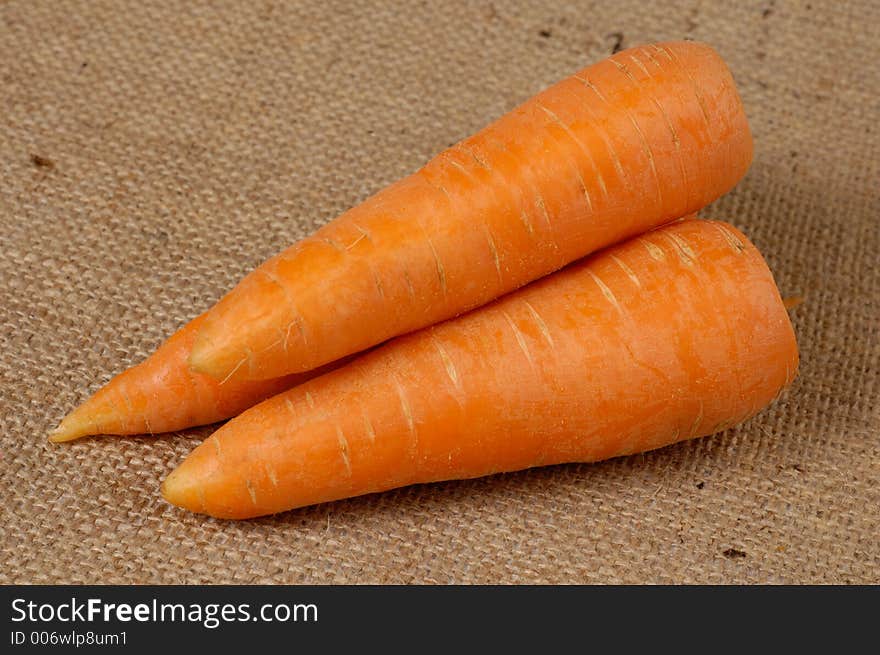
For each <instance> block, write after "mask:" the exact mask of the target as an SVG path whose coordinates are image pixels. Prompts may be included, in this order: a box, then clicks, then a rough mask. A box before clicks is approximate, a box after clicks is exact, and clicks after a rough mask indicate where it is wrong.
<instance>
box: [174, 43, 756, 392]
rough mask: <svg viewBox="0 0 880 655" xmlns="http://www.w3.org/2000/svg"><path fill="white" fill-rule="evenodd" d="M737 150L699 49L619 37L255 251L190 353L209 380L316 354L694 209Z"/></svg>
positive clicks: (455, 306)
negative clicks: (312, 225) (257, 256)
mask: <svg viewBox="0 0 880 655" xmlns="http://www.w3.org/2000/svg"><path fill="white" fill-rule="evenodd" d="M751 158H752V138H751V134H750V132H749V128H748V124H747V122H746V117H745V114H744V113H743V107H742V103H741V102H740V99H739V96H738V95H737V92H736V89H735V88H734V83H733V79H732V77H731V74H730V72H729V70H728V69H727V67H726V66H725V64H724V62H723V61H722V60H721V58H720V57H719V56H718V54H717V53H715V51H714V50H712V49H711V48H710V47H708V46H706V45H702V44H698V43H691V42H674V43H665V44H660V45H652V46H645V47H639V48H633V49H630V50H625V51H623V52H620V53H618V54H616V55H614V56H613V57H611V58H610V59H608V60H605V61H603V62H600V63H598V64H595V65H593V66H590V67H588V68H586V69H584V70H582V71H580V72H579V73H576V74H575V75H572V76H571V77H569V78H567V79H565V80H563V81H562V82H559V83H558V84H556V85H554V86H552V87H550V88H549V89H547V90H545V91H543V92H542V93H540V94H538V95H537V96H535V97H534V98H532V99H531V100H529V101H528V102H526V103H525V104H523V105H522V106H520V107H519V108H517V109H515V110H513V111H512V112H511V113H509V114H507V115H506V116H504V117H502V118H501V119H499V120H498V121H496V122H495V123H493V124H491V125H489V126H488V127H487V128H485V129H484V130H482V131H481V132H479V133H478V134H477V135H475V136H473V137H471V138H468V139H465V140H464V141H462V142H461V143H459V144H457V145H456V146H454V147H452V148H450V149H448V150H446V151H445V152H443V153H441V154H440V155H438V156H437V157H435V158H434V159H433V160H432V161H431V162H429V163H428V164H427V165H426V166H425V167H424V168H422V169H421V170H419V171H418V172H416V173H415V174H413V175H411V176H409V177H407V178H405V179H403V180H401V181H399V182H397V183H395V184H393V185H391V186H389V187H388V188H386V189H384V190H383V191H381V192H379V193H378V194H376V195H375V196H373V197H372V198H369V199H368V200H366V201H365V202H364V203H363V204H361V205H359V206H357V207H354V208H353V209H351V210H349V211H347V212H345V213H344V214H342V215H341V216H339V217H338V218H336V219H335V220H334V221H332V222H331V223H329V224H328V225H326V226H324V227H323V228H321V229H320V230H318V231H317V232H316V233H315V234H314V235H313V236H311V237H309V238H307V239H304V240H302V241H300V242H298V243H296V244H295V245H293V246H292V247H290V248H288V249H287V250H286V251H284V252H282V253H281V254H279V255H277V256H276V257H274V258H272V259H270V260H269V261H268V262H266V263H264V264H263V265H262V266H260V267H259V268H258V269H257V270H255V271H254V272H252V273H251V274H250V275H248V276H247V277H246V278H245V279H244V280H242V281H241V282H240V283H239V284H238V286H237V287H236V288H235V289H233V290H232V291H231V292H230V293H229V294H227V295H226V297H225V298H223V299H222V300H221V301H220V302H219V303H218V304H217V306H216V307H214V308H213V309H212V310H211V311H210V312H209V313H208V315H207V318H206V319H205V323H204V326H203V327H202V329H201V330H200V332H199V335H198V337H197V339H196V343H195V345H194V347H193V352H192V356H191V359H190V361H191V363H192V365H193V367H194V369H195V370H198V371H202V372H205V373H208V374H210V375H212V376H214V377H216V378H218V379H227V378H233V377H234V378H249V379H261V378H267V377H273V376H277V375H282V374H286V373H290V372H295V371H306V370H309V369H312V368H315V367H317V366H320V365H322V364H324V363H327V362H330V361H333V360H336V359H338V358H340V357H342V356H343V355H347V354H350V353H355V352H358V351H361V350H363V349H364V348H366V347H368V346H372V345H374V344H377V343H380V342H382V341H384V340H386V339H388V338H390V337H393V336H395V335H400V334H403V333H406V332H410V331H413V330H415V329H418V328H421V327H425V326H427V325H432V324H434V323H436V322H438V321H441V320H444V319H447V318H450V317H452V316H455V315H457V314H460V313H462V312H464V311H466V310H469V309H472V308H474V307H478V306H480V305H482V304H485V303H486V302H489V301H490V300H492V299H494V298H497V297H499V296H501V295H503V294H505V293H508V292H510V291H512V290H514V289H516V288H518V287H520V286H522V285H523V284H526V283H528V282H530V281H532V280H535V279H537V278H540V277H542V276H544V275H546V274H548V273H550V272H552V271H554V270H557V269H559V268H561V267H562V266H564V265H565V264H567V263H569V262H571V261H574V260H575V259H578V258H580V257H583V256H584V255H586V254H589V253H590V252H592V251H594V250H597V249H598V248H601V247H604V246H607V245H609V244H612V243H616V242H618V241H620V240H622V239H625V238H627V237H630V236H634V235H636V234H640V233H642V232H644V231H645V230H647V229H650V228H652V227H655V226H658V225H661V224H663V223H666V222H668V221H670V220H672V219H674V218H677V217H679V216H683V215H685V214H688V213H691V212H694V211H696V210H698V209H700V208H701V207H703V206H705V205H706V204H708V203H709V202H711V201H712V200H714V199H715V198H717V197H718V196H720V195H721V194H723V193H725V192H726V191H727V190H729V189H730V188H731V187H732V186H733V185H734V184H735V183H736V182H737V181H738V180H739V179H740V178H741V177H742V176H743V174H744V173H745V171H746V169H747V168H748V166H749V163H750V162H751Z"/></svg>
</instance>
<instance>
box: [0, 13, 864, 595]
mask: <svg viewBox="0 0 880 655" xmlns="http://www.w3.org/2000/svg"><path fill="white" fill-rule="evenodd" d="M682 37H689V38H694V39H698V40H703V41H707V42H709V43H711V44H712V45H714V46H715V47H716V48H717V49H718V50H719V51H720V52H721V54H722V55H723V56H724V57H725V59H726V60H727V61H728V62H729V64H730V66H731V68H732V69H733V71H734V74H735V76H736V79H737V82H738V85H739V88H740V91H741V93H742V96H743V98H744V101H745V104H746V107H747V112H748V114H749V116H750V120H751V124H752V127H753V131H754V134H755V138H756V144H757V150H756V156H755V161H754V165H753V167H752V169H751V171H750V172H749V174H748V176H747V177H746V178H745V179H744V180H743V182H742V183H741V184H740V185H739V186H738V187H737V188H736V189H735V190H734V191H733V192H732V193H731V194H729V195H728V196H726V197H725V198H723V199H722V200H720V201H719V202H717V203H715V204H714V205H712V206H711V207H709V208H707V209H706V211H705V212H704V215H706V216H709V217H713V218H723V219H725V220H729V221H731V222H733V223H735V224H736V225H737V226H738V227H740V228H741V229H743V230H744V231H745V232H746V233H747V234H748V235H749V236H750V237H751V238H752V240H753V241H754V242H755V243H756V245H757V246H758V247H759V248H760V249H761V250H762V252H763V253H764V255H765V256H766V258H767V260H768V262H769V264H770V266H771V268H772V269H773V271H774V272H775V274H776V277H777V280H778V282H779V285H780V287H781V289H782V291H783V293H784V294H785V295H803V296H804V297H805V299H806V301H805V302H804V304H803V305H801V306H800V307H798V308H797V309H796V310H794V312H793V317H794V322H795V326H796V329H797V333H798V338H799V341H800V345H801V352H802V365H801V375H800V378H799V379H798V381H797V382H796V384H795V385H794V387H793V388H792V389H791V390H790V392H788V393H787V394H786V395H785V396H784V397H783V398H782V399H781V400H780V401H779V402H777V403H776V404H775V405H774V406H773V407H771V408H770V409H768V410H766V411H764V412H763V413H761V414H760V415H759V416H758V417H756V418H755V419H753V420H751V421H749V422H748V423H746V424H744V425H741V426H739V427H736V428H734V429H731V430H728V431H726V432H724V433H721V434H718V435H715V436H713V437H709V438H706V439H702V440H698V441H694V442H689V443H682V444H679V445H676V446H673V447H670V448H666V449H663V450H660V451H656V452H652V453H650V454H646V455H638V456H633V457H628V458H624V459H617V460H613V461H609V462H605V463H601V464H597V465H569V466H556V467H550V468H544V469H536V470H531V471H527V472H522V473H515V474H508V475H499V476H494V477H491V478H485V479H479V480H472V481H466V482H449V483H442V484H432V485H426V486H419V487H414V488H408V489H403V490H398V491H393V492H389V493H384V494H380V495H373V496H368V497H363V498H357V499H353V500H348V501H343V502H338V503H333V504H328V505H322V506H318V507H313V508H308V509H303V510H299V511H294V512H288V513H286V514H283V515H279V516H275V517H270V518H264V519H259V520H255V521H249V522H238V523H235V522H222V521H215V520H211V519H206V518H203V517H198V516H194V515H190V514H187V513H185V512H183V511H180V510H177V509H174V508H172V507H169V506H168V505H167V504H166V503H164V502H163V501H162V499H161V497H160V496H159V493H158V487H159V483H160V481H161V479H162V478H163V477H164V476H165V475H166V474H167V473H168V472H169V471H170V470H171V469H172V468H173V467H174V466H175V465H176V464H177V463H178V462H179V461H181V459H182V458H183V457H184V456H185V454H186V453H187V452H189V451H190V450H191V449H192V448H193V447H194V446H195V445H196V444H197V443H199V441H200V440H201V439H203V438H205V436H207V435H208V434H209V433H210V429H207V428H204V429H196V430H188V431H186V432H184V433H180V434H175V435H170V436H163V437H159V438H150V437H144V438H106V439H86V440H82V441H80V442H76V443H73V444H68V445H50V444H48V443H47V442H46V440H45V436H46V432H47V430H48V429H50V428H51V427H53V426H54V425H55V424H56V423H57V421H58V420H59V419H60V418H61V417H62V416H63V415H64V414H65V413H66V412H67V411H68V410H70V409H71V408H72V407H73V406H74V405H75V404H76V403H78V402H79V401H81V400H83V399H84V398H85V397H86V396H87V395H88V394H90V393H91V392H92V391H94V390H95V389H97V388H98V387H99V386H100V385H102V384H103V383H105V382H106V381H107V380H108V379H109V378H110V377H111V376H112V375H113V374H114V373H117V372H119V371H120V370H122V369H124V368H125V367H127V366H129V365H131V364H133V363H136V362H137V361H139V360H141V359H142V358H144V357H146V356H147V355H148V354H149V353H150V352H152V350H153V349H154V348H155V347H156V346H157V345H158V344H159V343H160V342H161V341H162V339H164V338H165V337H166V336H167V335H169V334H170V333H171V332H172V331H173V330H175V329H176V328H177V327H179V326H181V325H182V324H183V323H185V322H186V321H187V320H188V319H190V318H191V317H193V316H195V315H196V314H197V313H199V312H201V311H203V310H204V309H206V308H207V307H209V306H210V305H211V304H212V303H213V302H214V301H215V300H216V299H217V298H218V297H219V296H220V295H221V294H222V293H223V292H224V291H225V290H227V289H228V288H229V287H230V286H231V285H233V284H234V283H235V282H236V281H237V280H238V279H239V278H240V277H241V276H242V275H243V274H244V273H245V272H247V271H248V270H249V269H251V268H253V267H254V266H256V265H257V264H259V263H260V262H261V261H262V260H263V259H265V258H266V257H268V256H270V255H271V254H274V253H275V252H276V251H278V250H279V249H281V248H282V247H284V246H285V245H287V244H289V243H291V242H293V241H294V240H296V239H298V238H300V237H302V236H303V235H305V234H307V233H308V232H310V231H311V230H313V229H314V228H315V227H317V226H319V225H321V224H323V223H324V222H326V221H328V220H330V219H332V218H333V217H334V216H335V215H337V214H338V213H339V212H341V211H343V210H344V209H346V208H348V207H350V206H351V205H353V204H355V203H357V202H359V201H361V200H362V199H364V198H365V197H367V196H368V195H369V194H371V193H372V192H374V191H376V190H378V189H379V188H381V187H382V186H384V185H385V184H387V183H389V182H391V181H393V180H395V179H397V178H399V177H401V176H403V175H405V174H407V173H409V172H411V171H413V170H415V169H416V168H417V167H418V166H420V165H421V164H422V163H424V162H425V161H426V160H427V159H428V158H429V157H430V156H431V155H433V154H434V153H436V152H438V151H439V150H441V149H442V148H444V147H446V146H448V145H450V144H452V143H454V142H455V141H457V140H459V139H460V138H463V137H464V136H467V135H468V134H470V133H472V132H474V131H476V130H478V129H479V128H481V127H482V126H483V125H485V124H486V123H487V122H489V121H490V120H492V119H493V118H495V117H497V116H499V115H500V114H502V113H504V112H505V111H507V110H509V109H511V108H512V107H514V106H515V105H516V104H518V103H519V102H521V101H523V100H524V99H526V98H528V97H529V96H531V95H532V94H534V93H535V92H537V91H538V90H540V89H541V88H543V87H545V86H547V85H549V84H551V83H553V82H554V81H556V80H558V79H560V78H561V77H563V76H565V75H567V74H569V73H571V72H573V71H575V70H577V69H579V68H581V67H583V66H584V65H586V64H588V63H590V62H592V61H596V60H598V59H600V58H602V57H604V56H606V55H608V54H609V53H610V52H611V50H612V48H613V47H614V46H615V44H617V43H620V44H621V45H623V46H627V45H632V44H636V43H640V42H646V41H654V40H662V39H669V38H682ZM878 60H880V9H878V5H877V3H875V2H870V1H862V2H847V3H830V2H829V3H826V2H818V1H814V2H811V3H806V2H736V3H731V2H685V1H682V2H667V3H654V2H651V3H641V2H632V1H628V0H622V1H619V2H607V3H603V2H565V3H559V4H558V6H554V5H553V4H552V3H547V2H531V3H526V2H500V1H498V2H493V3H488V2H435V3H410V2H400V3H365V2H320V3H305V2H303V3H282V2H271V3H270V2H237V3H216V2H212V3H204V2H193V3H178V2H163V3H157V2H128V3H122V2H85V1H84V2H78V3H77V2H48V1H46V2H36V1H32V2H23V1H21V2H7V3H3V4H2V5H0V62H2V65H0V457H2V459H0V493H2V497H3V509H2V520H0V558H2V562H3V563H2V566H0V582H28V583H40V582H73V583H95V582H105V583H111V582H137V583H148V582H162V583H213V582H216V583H220V582H232V583H260V582H303V583H306V582H318V583H341V582H379V583H413V582H416V583H426V582H438V583H447V582H482V583H493V582H511V583H520V582H591V583H592V582H635V583H638V582H667V583H669V582H674V583H679V582H681V583H685V582H700V583H746V582H795V583H797V582H803V583H807V582H842V583H845V582H874V583H876V582H880V545H878V539H877V535H878V534H880V491H878V490H880V413H878V409H877V399H878V379H880V338H878V337H880V312H878V301H880V273H878V268H877V264H878V254H880V227H878V225H880V210H878V207H880V184H878V182H880V138H878V128H877V125H876V119H877V117H878V116H880V67H878V66H877V65H876V62H877V61H878Z"/></svg>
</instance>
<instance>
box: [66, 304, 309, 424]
mask: <svg viewBox="0 0 880 655" xmlns="http://www.w3.org/2000/svg"><path fill="white" fill-rule="evenodd" d="M203 320H204V315H202V316H199V317H197V318H196V319H194V320H192V321H190V322H189V323H188V324H187V325H185V326H184V327H183V328H181V329H180V330H178V331H177V332H176V333H175V334H173V335H172V336H171V337H170V338H169V339H168V340H167V341H165V343H163V344H162V345H161V346H160V347H159V348H158V349H157V350H156V352H155V353H153V354H152V355H151V356H150V357H149V358H147V359H146V360H144V361H143V362H141V363H140V364H138V365H137V366H133V367H132V368H130V369H128V370H126V371H123V372H122V373H120V374H119V375H117V376H116V377H114V378H113V379H112V380H110V382H108V383H107V384H106V385H105V386H104V387H103V388H101V389H99V390H98V391H97V392H96V393H95V394H94V395H93V396H92V397H91V398H89V399H88V400H86V401H85V402H84V403H83V404H82V405H80V406H79V407H77V408H76V409H75V410H74V411H73V412H71V413H70V414H69V415H68V416H67V417H66V418H65V419H64V420H63V421H62V422H61V424H60V425H59V426H58V427H57V428H56V429H55V430H54V431H53V432H52V433H51V435H50V437H49V439H50V440H52V441H71V440H73V439H78V438H80V437H84V436H86V435H90V434H145V433H158V432H171V431H173V430H182V429H184V428H188V427H193V426H195V425H205V424H208V423H215V422H216V421H221V420H223V419H226V418H229V417H230V416H235V415H236V414H239V413H240V412H242V411H243V410H245V409H247V408H248V407H250V406H252V405H255V404H256V403H258V402H260V401H261V400H264V399H265V398H268V397H269V396H272V395H275V394H276V393H279V392H280V391H284V390H285V389H289V388H290V387H292V386H293V385H295V384H297V382H301V381H304V380H307V379H309V378H311V377H314V376H315V375H317V374H318V373H319V371H315V372H312V373H309V374H299V375H288V376H285V377H281V378H275V379H269V380H257V381H237V380H230V381H228V382H226V383H224V384H219V383H218V381H217V380H215V379H214V378H212V377H210V376H208V375H204V374H202V373H193V372H191V371H190V370H189V362H188V359H189V354H190V351H191V350H192V344H193V341H194V340H195V335H196V332H197V331H198V329H199V327H200V326H201V323H202V321H203Z"/></svg>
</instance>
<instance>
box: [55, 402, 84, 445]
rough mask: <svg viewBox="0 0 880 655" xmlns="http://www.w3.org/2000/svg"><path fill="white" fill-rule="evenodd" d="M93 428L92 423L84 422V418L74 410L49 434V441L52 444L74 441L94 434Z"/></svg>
mask: <svg viewBox="0 0 880 655" xmlns="http://www.w3.org/2000/svg"><path fill="white" fill-rule="evenodd" d="M91 428H92V423H91V421H88V420H84V417H83V416H82V415H81V414H80V413H79V412H78V411H77V410H74V411H73V412H71V413H70V414H69V415H68V416H66V417H65V418H64V420H63V421H61V423H59V424H58V427H57V428H55V429H54V430H52V431H51V432H49V441H51V442H52V443H62V442H64V441H73V440H74V439H79V438H81V437H85V436H87V435H89V434H91V433H92V432H93V430H92V429H91Z"/></svg>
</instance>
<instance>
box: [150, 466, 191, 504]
mask: <svg viewBox="0 0 880 655" xmlns="http://www.w3.org/2000/svg"><path fill="white" fill-rule="evenodd" d="M159 489H160V491H161V493H162V497H163V498H164V499H165V500H167V501H168V502H169V503H171V504H172V505H176V506H177V507H183V508H184V509H189V510H192V511H198V508H196V507H193V506H192V503H191V502H188V501H189V500H191V496H192V492H193V489H192V485H191V484H189V479H188V477H187V476H186V475H185V474H182V473H181V472H180V469H179V468H177V469H175V470H173V471H171V473H169V474H168V477H166V478H165V479H164V480H163V481H162V485H161V486H160V488H159Z"/></svg>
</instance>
